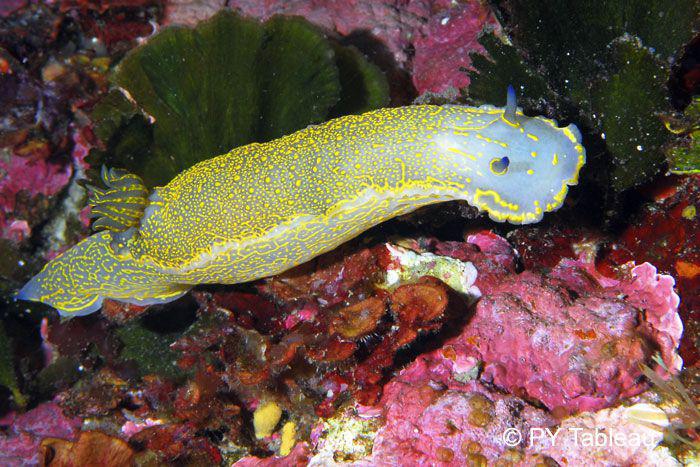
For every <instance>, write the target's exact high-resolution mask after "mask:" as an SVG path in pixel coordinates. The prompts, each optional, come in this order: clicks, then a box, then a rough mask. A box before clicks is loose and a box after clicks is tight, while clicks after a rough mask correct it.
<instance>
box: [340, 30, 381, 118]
mask: <svg viewBox="0 0 700 467" xmlns="http://www.w3.org/2000/svg"><path fill="white" fill-rule="evenodd" d="M333 49H334V50H335V57H336V64H337V65H338V71H339V78H340V86H341V89H342V91H341V93H340V100H339V101H338V103H337V104H336V105H335V106H334V107H333V108H332V109H331V111H330V114H329V117H338V116H341V115H348V114H360V113H363V112H367V111H369V110H372V109H378V108H381V107H386V106H387V105H388V104H389V83H388V82H387V80H386V79H385V78H384V73H383V72H382V70H380V69H379V67H378V66H376V65H375V64H373V63H371V62H369V61H368V60H367V59H366V58H365V56H364V55H363V54H362V52H360V50H359V49H357V47H353V46H341V45H339V44H334V45H333Z"/></svg>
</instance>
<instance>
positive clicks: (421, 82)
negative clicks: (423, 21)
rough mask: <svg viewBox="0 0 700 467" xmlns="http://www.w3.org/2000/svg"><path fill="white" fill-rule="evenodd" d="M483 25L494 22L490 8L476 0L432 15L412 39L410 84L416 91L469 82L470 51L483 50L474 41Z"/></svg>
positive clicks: (434, 90) (442, 89)
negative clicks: (417, 35)
mask: <svg viewBox="0 0 700 467" xmlns="http://www.w3.org/2000/svg"><path fill="white" fill-rule="evenodd" d="M485 25H491V26H493V27H496V26H497V23H496V21H495V20H494V19H493V15H492V13H491V11H490V10H489V9H488V8H487V7H485V6H484V5H483V4H481V3H478V2H467V3H466V4H463V5H459V6H457V7H454V8H452V9H450V10H446V11H445V12H444V13H441V14H438V15H434V16H432V17H431V18H430V21H428V24H427V25H426V26H425V27H424V28H423V30H422V31H421V32H422V34H421V35H420V36H419V37H418V38H416V40H415V41H414V42H413V46H414V47H415V50H416V54H415V56H414V58H413V73H412V76H413V84H414V85H415V87H416V89H417V90H418V92H419V93H422V92H425V91H431V92H442V91H445V90H446V89H448V88H449V87H454V88H466V87H467V86H469V75H468V74H467V70H469V69H471V58H470V56H469V54H470V53H471V52H476V53H480V54H485V53H486V50H485V49H484V48H483V47H482V45H481V44H479V43H478V42H477V38H478V37H479V33H480V32H481V30H482V29H483V28H484V26H485Z"/></svg>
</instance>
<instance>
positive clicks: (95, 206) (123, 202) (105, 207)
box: [88, 166, 148, 232]
mask: <svg viewBox="0 0 700 467" xmlns="http://www.w3.org/2000/svg"><path fill="white" fill-rule="evenodd" d="M100 178H102V182H103V183H104V184H105V186H106V187H107V188H106V189H101V188H97V187H95V186H91V185H88V189H89V190H90V191H91V192H92V193H91V195H90V198H89V200H88V203H89V204H90V206H91V213H90V216H91V217H97V220H96V221H95V222H94V223H93V225H92V227H93V229H95V230H103V229H105V230H111V231H113V232H121V231H124V230H126V229H128V228H130V227H136V226H138V225H139V221H140V219H141V217H142V216H143V211H144V209H145V207H146V204H147V203H148V200H147V197H148V189H147V188H146V186H145V185H144V183H143V180H141V177H139V176H138V175H134V174H132V173H129V172H127V171H126V170H122V169H109V170H108V169H107V168H106V167H105V166H102V172H101V174H100Z"/></svg>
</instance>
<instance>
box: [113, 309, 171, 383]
mask: <svg viewBox="0 0 700 467" xmlns="http://www.w3.org/2000/svg"><path fill="white" fill-rule="evenodd" d="M116 333H117V336H118V337H119V339H120V340H121V341H122V343H123V344H124V348H123V349H122V351H121V354H120V356H119V358H120V359H121V360H122V361H124V362H129V361H131V362H134V363H136V366H137V367H138V372H139V375H140V376H145V375H148V374H156V375H160V376H163V377H166V378H172V379H178V378H180V377H182V376H183V374H184V372H183V371H182V370H180V368H179V367H178V366H177V358H178V354H177V352H174V351H173V350H171V349H170V344H172V343H173V342H174V341H175V340H177V338H178V337H179V336H180V334H179V333H159V332H156V331H153V330H150V329H148V328H146V327H145V326H144V325H143V323H142V322H141V321H138V320H137V321H134V322H131V323H128V324H127V325H125V326H123V327H121V328H119V329H117V331H116Z"/></svg>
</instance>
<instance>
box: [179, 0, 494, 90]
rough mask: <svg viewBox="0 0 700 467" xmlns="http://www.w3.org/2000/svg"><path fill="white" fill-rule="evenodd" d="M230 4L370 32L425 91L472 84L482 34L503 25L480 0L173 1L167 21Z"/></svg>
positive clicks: (342, 30) (347, 31)
mask: <svg viewBox="0 0 700 467" xmlns="http://www.w3.org/2000/svg"><path fill="white" fill-rule="evenodd" d="M224 6H228V7H230V8H233V9H234V10H236V11H239V12H241V13H242V14H244V15H246V16H251V17H254V18H260V19H263V20H265V19H268V18H270V17H271V16H273V15H276V14H282V15H297V16H303V17H304V18H306V19H307V20H309V21H310V22H312V23H314V24H316V25H318V26H321V27H322V28H324V29H327V30H330V31H335V32H337V33H339V34H340V35H342V36H348V35H351V34H356V33H360V32H367V33H369V34H371V35H372V36H373V37H375V38H377V39H378V40H379V41H380V42H381V43H382V44H383V45H384V46H385V47H386V48H387V49H388V50H389V52H390V53H391V55H392V57H393V60H394V62H395V63H396V64H397V65H398V66H399V67H402V68H404V69H410V68H411V67H412V68H413V70H412V73H411V74H412V76H413V84H414V86H415V87H416V89H417V91H418V93H419V94H422V93H424V92H426V91H431V92H441V91H444V90H446V89H447V88H449V87H454V88H462V87H466V86H467V85H468V84H469V77H468V75H467V73H466V72H465V69H469V68H470V65H471V59H470V57H469V53H470V52H479V53H481V52H483V51H484V49H483V47H482V46H481V45H480V44H479V43H478V42H477V40H476V39H477V37H478V36H479V34H480V33H481V31H482V29H483V28H484V27H485V26H491V27H493V28H498V27H499V25H498V23H497V21H496V19H495V17H494V16H493V14H492V13H491V11H490V10H489V9H488V8H487V7H486V6H484V5H483V3H482V2H478V1H475V0H470V1H466V2H459V4H458V5H455V2H450V1H449V0H383V1H376V0H351V1H344V2H335V1H330V2H329V1H327V0H326V1H324V0H313V1H308V0H291V1H289V0H270V1H265V2H260V1H257V0H253V1H251V0H234V1H230V2H223V1H220V0H209V1H193V0H176V1H173V2H169V3H168V5H167V7H166V13H165V22H166V23H177V24H194V23H196V22H197V21H199V20H202V19H205V18H207V17H209V16H211V15H213V14H214V13H216V11H218V10H219V8H223V7H224ZM411 48H414V49H415V57H414V58H413V63H412V64H411V58H410V54H409V50H410V49H411Z"/></svg>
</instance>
